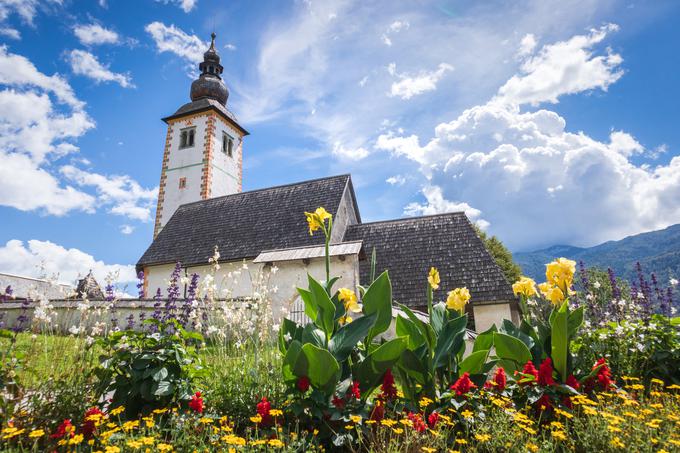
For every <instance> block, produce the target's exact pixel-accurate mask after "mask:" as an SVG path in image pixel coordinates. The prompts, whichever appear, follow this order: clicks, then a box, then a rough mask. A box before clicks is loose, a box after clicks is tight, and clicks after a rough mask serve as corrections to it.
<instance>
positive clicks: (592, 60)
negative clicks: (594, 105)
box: [497, 24, 623, 105]
mask: <svg viewBox="0 0 680 453" xmlns="http://www.w3.org/2000/svg"><path fill="white" fill-rule="evenodd" d="M616 30H618V26H617V25H614V24H608V25H604V26H602V27H600V28H598V29H593V30H590V33H589V34H587V35H577V36H574V37H573V38H571V39H569V40H567V41H560V42H557V43H555V44H549V45H546V46H544V47H543V48H542V49H541V50H540V51H539V52H538V53H537V54H535V55H533V56H530V57H529V58H528V59H527V60H526V61H525V62H524V63H523V64H522V67H521V74H517V75H514V76H513V77H512V78H510V80H508V81H507V82H506V83H505V85H503V86H502V87H501V88H500V89H499V90H498V96H497V100H498V101H500V102H507V103H512V104H518V105H519V104H532V105H538V104H540V103H541V102H551V103H553V104H555V103H557V98H558V97H560V96H562V95H564V94H573V93H580V92H583V91H587V90H594V89H601V90H603V91H607V87H609V85H611V84H612V83H614V82H616V81H617V80H619V78H621V76H622V75H623V70H621V69H620V68H619V65H620V64H621V63H622V62H623V59H622V58H621V55H619V54H617V53H613V52H612V51H611V50H609V49H607V51H606V54H605V55H594V54H593V47H594V46H595V45H596V44H599V43H600V42H602V41H603V40H604V39H605V37H606V36H607V35H608V34H609V33H611V32H613V31H616ZM525 38H526V37H525ZM523 44H527V46H526V47H527V48H526V50H527V52H529V51H528V48H529V47H530V46H531V42H528V43H525V42H524V40H523ZM533 46H535V42H534V43H533ZM533 46H531V47H533Z"/></svg>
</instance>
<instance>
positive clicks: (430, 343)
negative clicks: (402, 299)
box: [399, 305, 437, 351]
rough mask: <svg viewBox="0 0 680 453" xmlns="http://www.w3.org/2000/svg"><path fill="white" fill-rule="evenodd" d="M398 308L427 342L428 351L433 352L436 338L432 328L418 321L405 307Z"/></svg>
mask: <svg viewBox="0 0 680 453" xmlns="http://www.w3.org/2000/svg"><path fill="white" fill-rule="evenodd" d="M399 308H401V310H402V311H403V312H404V313H406V316H408V319H410V320H411V322H413V324H415V326H416V327H418V330H419V331H420V333H421V334H422V335H423V338H425V341H426V342H427V347H428V349H430V351H434V347H435V344H436V343H437V336H436V335H435V333H434V329H432V326H431V325H429V324H427V323H425V322H423V321H421V320H420V319H418V317H417V316H416V315H415V313H413V312H412V311H411V309H410V308H408V307H407V306H406V305H399Z"/></svg>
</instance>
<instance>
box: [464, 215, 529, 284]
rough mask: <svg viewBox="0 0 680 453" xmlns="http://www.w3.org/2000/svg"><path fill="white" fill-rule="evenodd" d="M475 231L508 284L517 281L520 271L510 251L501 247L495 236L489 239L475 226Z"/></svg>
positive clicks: (503, 246)
mask: <svg viewBox="0 0 680 453" xmlns="http://www.w3.org/2000/svg"><path fill="white" fill-rule="evenodd" d="M475 230H477V235H478V236H479V238H480V239H481V240H482V242H484V246H485V247H486V249H487V250H488V251H489V253H490V254H491V256H493V259H494V260H495V261H496V264H498V267H500V268H501V270H502V271H503V274H505V278H506V279H507V280H508V283H510V284H512V283H515V282H516V281H517V280H519V278H520V276H521V275H522V269H521V268H520V267H519V265H518V264H517V263H515V262H514V261H513V259H512V253H510V250H508V249H507V247H505V245H503V243H502V242H501V240H500V239H498V238H497V237H496V236H491V237H489V236H488V235H487V234H486V233H485V232H484V231H482V230H480V229H479V228H478V227H477V225H475Z"/></svg>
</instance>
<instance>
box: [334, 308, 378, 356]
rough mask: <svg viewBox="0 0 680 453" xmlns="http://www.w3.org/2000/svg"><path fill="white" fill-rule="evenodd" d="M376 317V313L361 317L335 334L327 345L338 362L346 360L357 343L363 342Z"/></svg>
mask: <svg viewBox="0 0 680 453" xmlns="http://www.w3.org/2000/svg"><path fill="white" fill-rule="evenodd" d="M377 317H378V315H377V314H376V313H373V314H372V315H366V316H362V317H360V318H359V319H356V320H354V321H352V322H351V323H349V324H345V325H344V326H343V327H341V328H340V329H338V331H337V332H335V335H333V337H332V338H331V341H330V342H329V343H328V349H329V350H330V352H331V354H333V356H335V358H336V360H337V361H338V362H344V361H345V360H347V357H349V355H350V354H351V353H352V350H353V349H354V348H355V347H356V345H357V343H359V342H360V341H361V340H363V339H364V338H365V337H366V335H368V332H369V330H370V329H371V327H373V326H374V325H375V320H376V319H377Z"/></svg>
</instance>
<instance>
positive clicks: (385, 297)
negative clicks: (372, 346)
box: [362, 271, 392, 340]
mask: <svg viewBox="0 0 680 453" xmlns="http://www.w3.org/2000/svg"><path fill="white" fill-rule="evenodd" d="M362 302H363V304H364V314H365V315H371V314H373V313H376V314H377V318H376V320H375V325H374V326H373V328H372V329H371V331H370V332H369V334H368V336H369V340H370V339H373V338H375V337H376V336H378V335H380V334H381V333H383V332H385V331H386V330H387V329H389V327H390V324H391V323H392V283H391V282H390V277H389V275H388V273H387V271H385V272H383V273H382V274H380V276H378V278H376V279H375V281H374V282H373V283H371V286H369V287H368V289H367V290H366V293H365V294H364V297H363V298H362Z"/></svg>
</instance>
